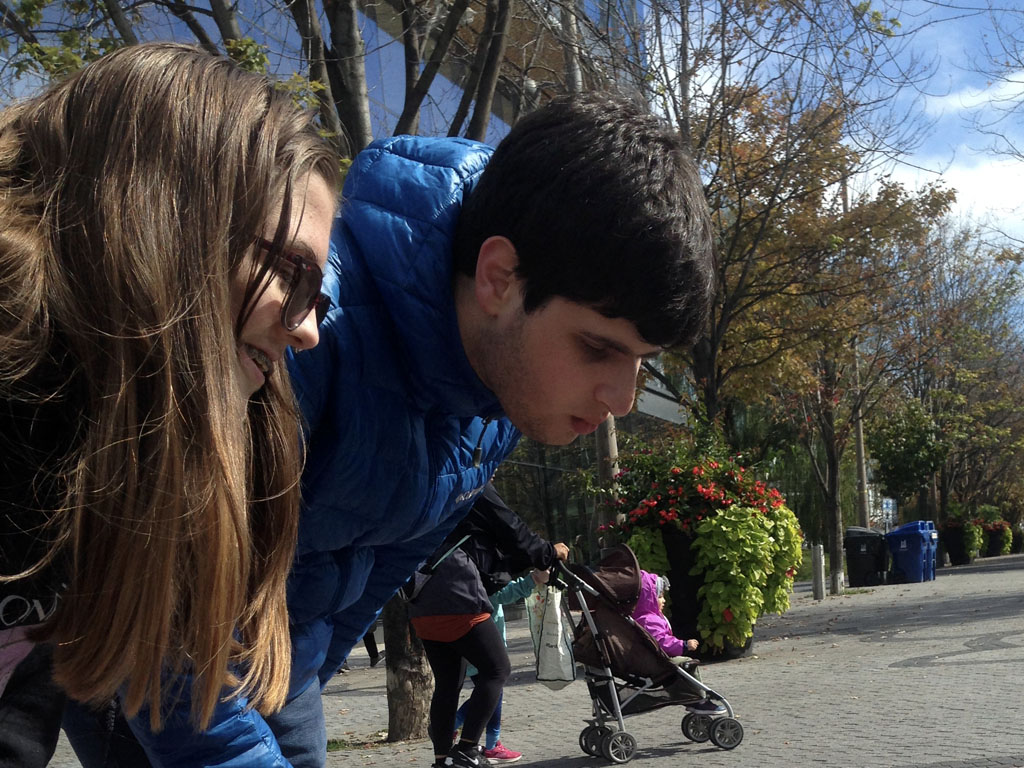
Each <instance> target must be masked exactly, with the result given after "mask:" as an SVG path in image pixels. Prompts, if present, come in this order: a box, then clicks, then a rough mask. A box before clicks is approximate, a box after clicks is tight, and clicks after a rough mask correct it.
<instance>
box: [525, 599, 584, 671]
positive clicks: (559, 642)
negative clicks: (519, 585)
mask: <svg viewBox="0 0 1024 768" xmlns="http://www.w3.org/2000/svg"><path fill="white" fill-rule="evenodd" d="M526 615H527V616H528V617H529V619H530V634H531V635H532V636H533V651H534V653H535V654H536V656H537V681H538V682H540V683H543V684H544V685H546V686H547V687H548V688H550V689H551V690H553V691H557V690H560V689H562V688H564V687H565V686H567V685H568V684H569V683H571V682H572V681H573V680H575V679H576V661H575V659H573V656H572V622H571V621H570V619H569V617H568V616H567V615H566V612H565V611H564V610H563V609H562V590H560V589H556V588H554V587H552V586H549V585H544V586H542V587H539V588H538V589H536V590H534V591H533V592H532V593H530V595H529V596H528V597H527V598H526Z"/></svg>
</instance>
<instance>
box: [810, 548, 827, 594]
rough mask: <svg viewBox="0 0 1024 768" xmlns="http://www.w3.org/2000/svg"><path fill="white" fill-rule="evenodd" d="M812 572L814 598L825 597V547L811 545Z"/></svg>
mask: <svg viewBox="0 0 1024 768" xmlns="http://www.w3.org/2000/svg"><path fill="white" fill-rule="evenodd" d="M811 572H812V574H813V577H812V578H813V579H814V599H815V600H824V599H825V547H824V546H822V545H821V544H813V545H811Z"/></svg>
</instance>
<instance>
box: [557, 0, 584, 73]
mask: <svg viewBox="0 0 1024 768" xmlns="http://www.w3.org/2000/svg"><path fill="white" fill-rule="evenodd" d="M561 26H562V53H563V56H564V58H565V91H566V93H582V92H583V72H582V70H581V69H580V57H579V34H578V33H577V29H576V3H575V0H563V2H562V8H561Z"/></svg>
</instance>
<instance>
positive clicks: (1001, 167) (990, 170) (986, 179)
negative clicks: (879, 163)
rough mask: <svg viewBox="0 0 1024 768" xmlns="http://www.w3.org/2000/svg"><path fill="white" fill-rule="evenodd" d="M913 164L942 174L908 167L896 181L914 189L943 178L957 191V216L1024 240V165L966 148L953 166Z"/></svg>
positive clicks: (931, 160) (928, 160)
mask: <svg viewBox="0 0 1024 768" xmlns="http://www.w3.org/2000/svg"><path fill="white" fill-rule="evenodd" d="M913 162H914V163H915V164H916V165H919V166H921V167H923V168H929V169H936V170H938V171H939V173H935V172H931V173H929V172H926V171H921V170H917V169H915V168H907V167H904V168H902V169H900V170H897V171H895V172H894V173H893V178H894V179H895V180H897V181H901V182H903V184H904V185H906V186H907V187H910V188H917V187H921V186H923V185H925V184H927V183H929V182H933V181H935V180H937V179H941V180H942V181H943V182H945V184H946V186H948V187H951V188H952V189H955V190H956V192H957V202H956V205H955V207H954V209H953V213H954V215H957V216H960V217H963V218H965V219H968V220H971V221H973V222H975V223H979V224H983V225H986V226H991V227H993V228H995V229H997V230H1000V231H1002V232H1005V233H1006V234H1008V235H1010V236H1012V237H1015V238H1017V239H1024V162H1021V161H1020V160H1014V159H1012V158H1006V157H996V156H992V155H983V154H979V153H977V152H974V151H972V150H971V149H969V148H968V147H966V146H961V147H959V148H957V152H956V155H955V159H954V160H953V161H952V163H950V160H949V158H948V157H946V158H941V159H940V158H936V157H918V158H913Z"/></svg>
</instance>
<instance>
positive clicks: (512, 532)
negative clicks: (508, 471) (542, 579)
mask: <svg viewBox="0 0 1024 768" xmlns="http://www.w3.org/2000/svg"><path fill="white" fill-rule="evenodd" d="M453 548H454V549H453ZM449 551H451V554H448V555H447V557H445V554H446V553H448V552H449ZM442 558H443V559H442ZM555 559H556V556H555V548H554V546H552V544H551V543H550V542H549V541H546V540H545V539H543V538H541V537H540V536H538V535H537V534H535V533H534V532H533V531H531V530H530V529H529V528H528V527H527V525H526V523H524V522H523V520H522V518H520V517H519V515H517V514H516V513H515V512H513V511H512V510H511V509H509V508H508V506H507V505H506V504H505V502H503V501H502V500H501V497H500V496H498V493H497V491H495V490H494V486H492V485H491V484H489V483H488V485H487V487H486V488H485V489H484V492H483V493H482V494H481V495H480V497H479V498H478V499H477V500H476V502H475V503H474V504H473V507H472V509H471V510H470V511H469V514H468V515H466V517H465V519H463V520H462V522H460V523H459V524H458V525H457V526H456V527H455V530H454V531H452V533H451V534H449V536H448V538H447V539H445V540H444V543H442V544H441V546H440V547H438V549H437V551H436V552H434V554H433V555H432V556H431V557H430V559H429V560H427V562H426V563H425V564H424V566H423V567H422V568H420V570H419V571H418V572H417V573H416V575H414V576H413V579H412V580H411V585H412V584H418V585H419V591H418V592H417V594H416V597H415V598H414V599H413V600H412V601H411V602H410V603H409V615H410V616H452V615H462V614H478V613H490V612H491V611H492V610H493V607H492V606H491V601H490V599H489V598H488V595H489V594H493V593H494V592H497V591H498V590H499V589H501V588H502V587H503V586H505V585H506V584H507V583H508V582H509V579H510V574H513V573H518V572H520V571H524V570H526V569H527V568H531V567H532V568H541V569H544V568H550V567H551V565H552V564H553V563H554V562H555ZM411 585H410V586H411Z"/></svg>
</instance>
